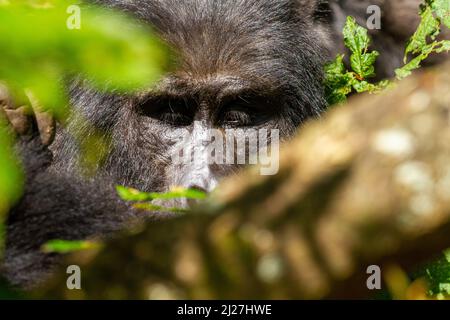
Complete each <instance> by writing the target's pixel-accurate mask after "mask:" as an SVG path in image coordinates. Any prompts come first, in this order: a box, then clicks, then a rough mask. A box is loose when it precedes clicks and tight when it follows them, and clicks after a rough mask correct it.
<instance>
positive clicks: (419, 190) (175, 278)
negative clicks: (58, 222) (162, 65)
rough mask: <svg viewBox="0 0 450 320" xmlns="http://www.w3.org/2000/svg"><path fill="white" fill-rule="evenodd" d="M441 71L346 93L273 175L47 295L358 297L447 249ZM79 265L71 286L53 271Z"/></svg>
mask: <svg viewBox="0 0 450 320" xmlns="http://www.w3.org/2000/svg"><path fill="white" fill-rule="evenodd" d="M449 83H450V64H446V65H445V66H441V67H440V68H439V69H435V70H430V71H427V72H425V73H422V74H419V75H416V76H414V77H411V78H410V79H408V80H405V81H402V82H401V83H400V84H399V85H398V86H397V87H395V88H394V89H390V90H388V91H386V92H385V93H383V94H381V95H365V96H361V97H357V98H354V99H353V100H352V101H350V103H348V104H347V105H345V106H338V107H334V108H333V110H330V111H329V112H328V114H327V115H326V116H324V117H323V118H322V119H319V120H317V121H312V122H311V123H309V124H307V125H306V126H304V127H303V128H302V129H301V130H300V132H299V134H298V136H297V137H296V138H295V139H294V140H293V141H291V142H289V143H287V144H286V145H284V146H283V148H282V151H281V154H280V171H279V174H277V175H275V176H261V175H259V171H258V169H257V168H253V169H250V170H248V171H246V172H243V173H242V174H240V175H238V176H236V177H232V178H230V179H229V180H227V181H225V182H224V183H223V184H222V185H221V186H220V187H219V188H218V190H217V191H216V192H215V193H214V194H213V195H212V197H211V199H210V200H209V201H208V203H207V204H205V205H204V206H202V207H201V208H198V209H197V210H196V212H195V213H193V214H189V215H186V216H182V217H180V218H176V219H172V220H165V221H156V222H152V223H149V224H148V225H146V226H145V227H142V229H141V230H134V232H130V233H129V234H127V235H125V236H122V237H119V238H117V239H116V240H113V241H111V242H109V243H107V244H106V245H105V247H104V248H103V249H101V250H99V251H96V252H82V253H79V254H76V255H72V256H70V257H69V258H68V259H67V260H66V261H65V263H64V266H63V268H61V270H60V272H58V274H57V276H56V277H55V278H54V279H52V281H51V282H50V283H49V284H48V286H47V287H45V288H41V289H40V290H39V291H38V292H37V293H36V295H37V296H43V297H47V298H48V297H56V298H101V299H103V298H138V299H146V298H151V299H155V298H195V299H210V298H224V299H248V298H250V299H263V298H268V299H271V298H277V299H278V298H295V299H305V298H330V297H333V298H347V297H351V298H364V297H369V296H371V295H373V291H370V290H368V288H367V286H366V279H367V277H368V276H369V275H367V274H366V269H367V267H368V266H369V265H372V264H376V265H379V266H380V267H381V270H382V272H383V271H384V270H385V266H387V265H389V264H391V263H394V264H396V265H399V266H401V267H402V268H404V269H405V270H410V269H411V268H413V267H415V266H417V265H418V264H419V263H421V262H422V261H424V260H426V259H429V258H432V257H433V256H434V255H436V254H439V252H440V251H441V250H442V249H444V248H446V247H449V246H450V126H449V122H450V90H449ZM74 262H75V263H76V264H81V269H82V288H83V290H72V291H71V290H67V288H66V277H67V276H68V275H67V274H66V273H65V268H64V267H65V266H66V265H68V264H71V263H74Z"/></svg>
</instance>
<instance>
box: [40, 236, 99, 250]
mask: <svg viewBox="0 0 450 320" xmlns="http://www.w3.org/2000/svg"><path fill="white" fill-rule="evenodd" d="M100 246H101V244H100V243H98V242H94V241H78V240H75V241H70V240H59V239H56V240H50V241H48V242H46V243H45V244H44V245H43V246H42V247H41V250H42V251H43V252H45V253H70V252H74V251H82V250H91V249H97V248H99V247H100Z"/></svg>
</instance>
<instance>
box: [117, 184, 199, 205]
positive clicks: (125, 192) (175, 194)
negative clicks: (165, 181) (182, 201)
mask: <svg viewBox="0 0 450 320" xmlns="http://www.w3.org/2000/svg"><path fill="white" fill-rule="evenodd" d="M116 190H117V193H118V194H119V196H120V197H121V198H122V199H123V200H125V201H136V202H137V201H152V200H155V199H160V200H171V199H179V198H187V199H197V200H203V199H205V198H206V193H205V192H203V191H200V190H197V189H185V188H181V187H180V188H178V187H177V188H173V189H172V190H170V191H169V192H162V193H159V192H142V191H139V190H136V189H133V188H127V187H123V186H116Z"/></svg>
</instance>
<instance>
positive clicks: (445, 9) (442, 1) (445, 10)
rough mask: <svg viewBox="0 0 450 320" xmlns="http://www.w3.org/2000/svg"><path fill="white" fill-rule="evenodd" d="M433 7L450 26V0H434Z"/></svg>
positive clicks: (442, 20)
mask: <svg viewBox="0 0 450 320" xmlns="http://www.w3.org/2000/svg"><path fill="white" fill-rule="evenodd" d="M431 7H432V8H433V11H434V12H435V13H436V15H437V17H438V18H439V19H440V20H441V23H443V24H444V25H445V26H447V28H450V1H448V0H434V1H433V3H432V5H431Z"/></svg>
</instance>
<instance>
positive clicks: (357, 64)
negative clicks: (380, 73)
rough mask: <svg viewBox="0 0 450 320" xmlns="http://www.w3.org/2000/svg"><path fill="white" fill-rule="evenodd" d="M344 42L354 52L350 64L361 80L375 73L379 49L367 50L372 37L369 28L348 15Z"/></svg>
mask: <svg viewBox="0 0 450 320" xmlns="http://www.w3.org/2000/svg"><path fill="white" fill-rule="evenodd" d="M343 34H344V42H345V45H346V47H347V48H349V49H350V51H351V52H352V54H351V56H350V65H351V67H352V69H353V71H354V72H355V73H356V74H357V76H358V78H359V79H360V80H363V79H366V78H369V77H373V76H374V75H375V68H374V64H375V61H376V59H377V57H378V56H379V53H378V52H377V51H372V52H367V51H368V48H369V45H370V42H371V40H370V37H369V35H368V33H367V30H366V29H365V28H363V27H361V26H359V25H358V24H357V23H356V21H355V19H354V18H353V17H347V22H346V25H345V27H344V31H343Z"/></svg>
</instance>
